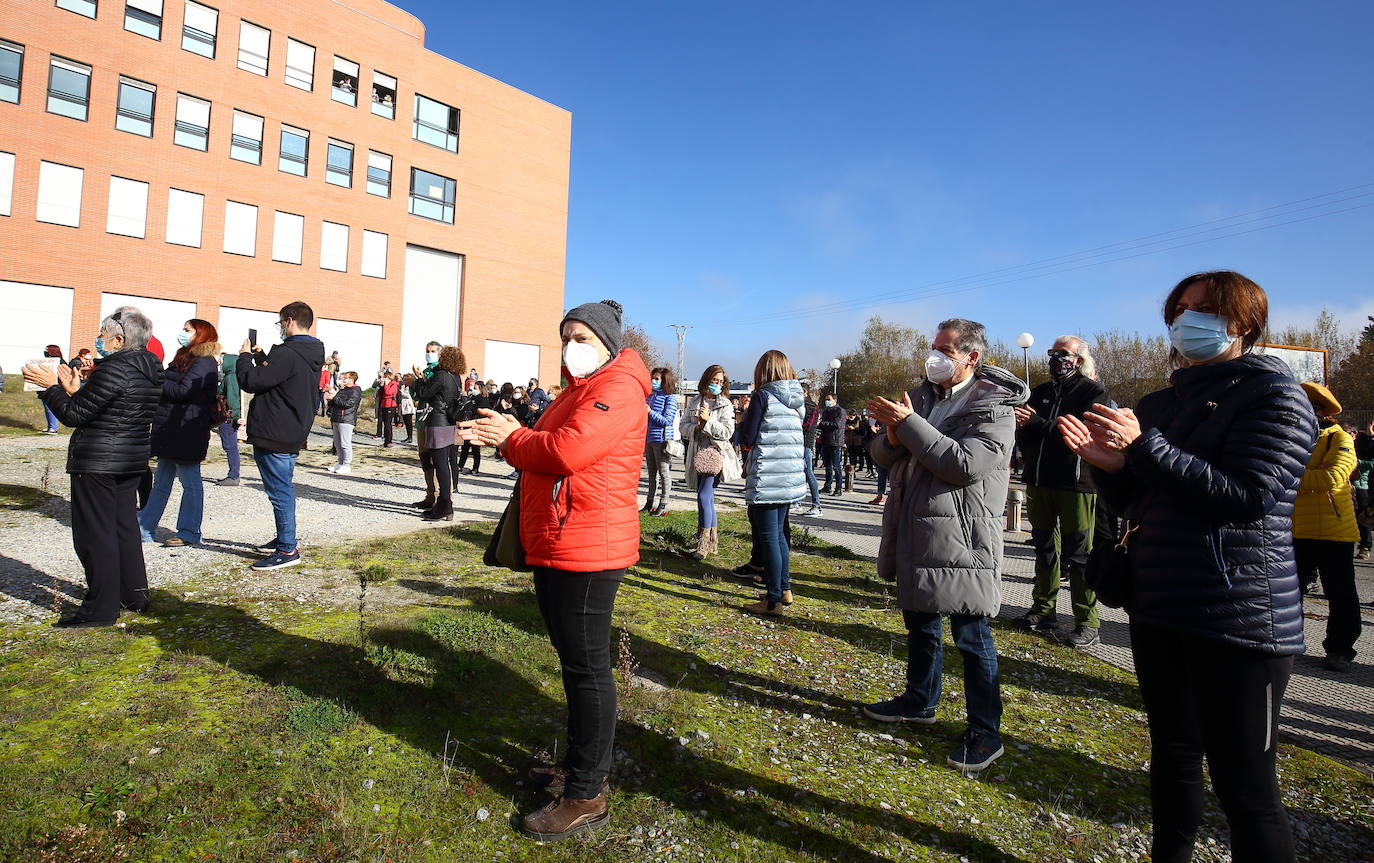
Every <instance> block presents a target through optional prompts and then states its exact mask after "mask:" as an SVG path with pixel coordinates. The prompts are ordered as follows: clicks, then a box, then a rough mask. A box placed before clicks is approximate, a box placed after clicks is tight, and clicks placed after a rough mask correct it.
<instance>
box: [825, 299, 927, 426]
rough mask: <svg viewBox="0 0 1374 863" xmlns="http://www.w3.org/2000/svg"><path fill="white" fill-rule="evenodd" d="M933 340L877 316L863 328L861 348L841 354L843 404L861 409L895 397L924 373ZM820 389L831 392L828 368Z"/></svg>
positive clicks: (840, 397)
mask: <svg viewBox="0 0 1374 863" xmlns="http://www.w3.org/2000/svg"><path fill="white" fill-rule="evenodd" d="M929 352H930V340H929V339H927V338H926V337H925V335H924V334H923V333H921V332H920V331H919V330H916V329H913V328H911V327H904V326H901V325H899V324H890V323H888V322H886V321H884V320H883V319H882V318H881V317H879V316H877V315H874V316H873V317H871V318H869V319H868V323H866V324H865V325H864V331H863V334H862V335H860V337H859V344H858V346H857V347H856V348H855V349H854V350H853V351H851V352H849V353H847V354H840V356H839V360H840V374H839V378H840V391H839V401H840V404H842V405H844V406H846V407H851V408H854V407H858V406H860V405H862V404H864V403H865V402H866V401H868V400H869V399H871V398H873V397H874V396H879V395H882V396H887V397H888V398H894V397H896V396H897V395H898V394H899V393H901V392H903V391H905V390H908V389H910V388H911V387H912V386H914V385H915V384H916V382H917V381H919V380H921V378H922V376H923V375H924V374H925V361H926V354H928V353H929ZM815 380H816V381H817V387H816V388H817V389H819V390H825V391H827V392H828V391H830V390H831V389H832V382H833V380H834V375H833V374H831V373H830V369H825V370H824V371H823V373H822V374H821V376H820V377H818V378H815Z"/></svg>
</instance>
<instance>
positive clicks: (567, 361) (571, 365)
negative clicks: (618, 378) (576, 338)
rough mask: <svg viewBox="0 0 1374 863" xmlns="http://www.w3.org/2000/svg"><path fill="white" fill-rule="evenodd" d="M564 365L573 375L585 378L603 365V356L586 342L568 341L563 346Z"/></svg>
mask: <svg viewBox="0 0 1374 863" xmlns="http://www.w3.org/2000/svg"><path fill="white" fill-rule="evenodd" d="M563 365H564V366H565V367H567V369H568V372H569V373H570V374H572V376H573V377H575V378H585V377H586V376H587V375H589V374H591V373H592V372H594V371H596V369H597V367H598V366H600V365H601V357H600V356H599V355H598V354H597V352H596V348H594V347H592V346H591V345H589V344H587V343H585V342H568V343H567V344H566V345H564V346H563Z"/></svg>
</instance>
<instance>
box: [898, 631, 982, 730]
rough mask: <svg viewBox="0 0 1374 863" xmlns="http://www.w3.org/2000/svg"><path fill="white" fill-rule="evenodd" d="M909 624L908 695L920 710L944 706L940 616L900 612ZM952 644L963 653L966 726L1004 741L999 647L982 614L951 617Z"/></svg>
mask: <svg viewBox="0 0 1374 863" xmlns="http://www.w3.org/2000/svg"><path fill="white" fill-rule="evenodd" d="M902 620H903V622H905V623H906V633H907V635H906V651H907V656H906V697H907V698H909V699H911V700H912V702H913V703H914V705H915V707H916V709H917V710H931V709H934V708H935V706H936V705H937V704H939V703H940V675H941V672H942V671H943V669H944V661H945V651H944V645H943V644H942V643H941V641H940V630H941V623H940V615H938V614H929V613H926V612H921V611H905V610H904V611H902ZM949 628H950V630H951V631H952V632H953V634H954V646H955V647H957V648H959V652H960V653H962V654H963V655H964V703H965V706H966V708H967V710H968V727H969V728H971V729H973V730H974V731H978V732H980V733H982V734H985V735H987V736H988V737H990V738H991V739H993V740H1000V739H1001V727H1002V690H1001V681H1000V677H999V674H998V671H997V646H996V645H994V644H993V643H992V630H991V629H990V628H989V627H988V619H987V617H986V616H984V615H974V614H951V615H950V616H949Z"/></svg>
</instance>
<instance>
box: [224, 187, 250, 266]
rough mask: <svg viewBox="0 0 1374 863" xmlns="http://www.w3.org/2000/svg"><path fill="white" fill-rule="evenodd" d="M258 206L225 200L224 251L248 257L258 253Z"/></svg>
mask: <svg viewBox="0 0 1374 863" xmlns="http://www.w3.org/2000/svg"><path fill="white" fill-rule="evenodd" d="M257 247H258V208H257V207H256V206H254V205H252V204H243V203H240V202H238V201H225V202H224V252H225V254H228V255H242V256H244V257H246V258H253V257H257V254H258V248H257Z"/></svg>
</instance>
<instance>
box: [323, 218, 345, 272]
mask: <svg viewBox="0 0 1374 863" xmlns="http://www.w3.org/2000/svg"><path fill="white" fill-rule="evenodd" d="M320 269H322V270H333V271H334V272H336V273H346V272H348V226H347V225H341V224H339V223H338V222H321V223H320Z"/></svg>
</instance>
